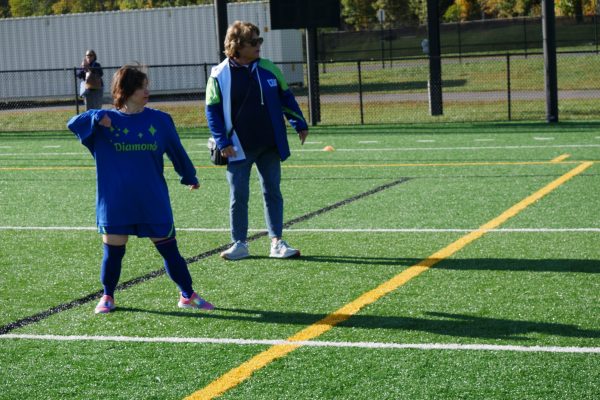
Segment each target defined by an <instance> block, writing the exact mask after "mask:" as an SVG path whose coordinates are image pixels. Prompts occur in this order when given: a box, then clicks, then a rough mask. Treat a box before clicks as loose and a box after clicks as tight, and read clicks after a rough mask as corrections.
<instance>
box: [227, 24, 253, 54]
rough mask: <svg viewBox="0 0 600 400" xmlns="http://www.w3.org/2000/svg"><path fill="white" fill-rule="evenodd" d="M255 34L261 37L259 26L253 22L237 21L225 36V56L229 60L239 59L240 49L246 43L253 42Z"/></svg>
mask: <svg viewBox="0 0 600 400" xmlns="http://www.w3.org/2000/svg"><path fill="white" fill-rule="evenodd" d="M254 34H256V36H259V35H260V30H259V29H258V26H256V25H254V24H253V23H251V22H244V21H235V22H234V23H233V24H231V25H230V26H229V28H227V33H226V34H225V51H224V53H225V55H226V56H227V57H229V58H233V57H239V51H240V49H241V48H242V47H243V46H244V43H245V42H248V41H249V40H252V36H253V35H254Z"/></svg>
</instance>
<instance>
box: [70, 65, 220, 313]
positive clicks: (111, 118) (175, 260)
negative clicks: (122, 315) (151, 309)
mask: <svg viewBox="0 0 600 400" xmlns="http://www.w3.org/2000/svg"><path fill="white" fill-rule="evenodd" d="M111 89H112V96H113V100H114V106H115V109H114V110H89V111H87V112H85V113H83V114H80V115H77V116H75V117H73V118H71V120H70V121H69V122H68V124H67V127H68V128H69V129H70V130H71V131H73V133H75V135H76V136H77V137H78V138H79V140H80V141H81V143H82V144H83V145H84V146H86V147H87V148H88V149H89V151H90V152H91V153H92V155H93V156H94V159H95V160H96V176H97V192H96V195H97V197H96V223H97V225H98V231H99V233H101V234H102V241H103V246H104V257H103V259H102V264H101V272H100V281H101V282H102V284H103V285H104V296H102V299H101V300H100V302H99V303H98V305H97V306H96V313H97V314H105V313H109V312H111V311H112V310H114V309H115V301H114V292H115V288H116V286H117V283H118V281H119V276H120V273H121V260H122V259H123V256H124V255H125V246H126V244H127V240H128V238H129V235H135V236H137V237H148V238H150V240H151V241H152V242H153V243H154V245H155V247H156V249H157V250H158V252H159V253H160V255H161V256H162V257H163V258H164V264H165V269H166V271H167V274H168V275H169V277H170V278H171V279H172V280H173V281H174V282H175V283H176V284H177V286H178V287H179V290H180V292H181V293H180V299H179V303H178V306H179V307H181V308H198V309H204V310H212V309H213V308H214V306H213V305H212V304H211V303H209V302H207V301H206V300H204V299H203V298H201V297H200V296H198V294H197V293H196V292H194V290H193V288H192V278H191V276H190V272H189V270H188V267H187V263H186V261H185V259H184V258H183V257H182V256H181V254H180V253H179V249H178V248H177V241H176V239H175V226H174V224H173V213H172V210H171V203H170V200H169V193H168V189H167V184H166V181H165V178H164V175H163V169H164V166H163V155H164V154H165V153H166V154H167V156H168V157H169V159H170V160H171V162H172V163H173V166H174V167H175V171H176V172H177V173H178V174H179V176H180V177H181V183H182V184H184V185H188V186H189V187H190V189H192V190H193V189H198V187H199V186H200V184H199V183H198V178H196V169H195V168H194V166H193V165H192V162H191V161H190V158H189V157H188V155H187V153H186V151H185V149H184V148H183V146H182V144H181V142H180V140H179V136H178V135H177V131H176V129H175V125H174V123H173V120H172V119H171V116H170V115H169V114H167V113H164V112H161V111H158V110H154V109H152V108H147V107H146V103H147V102H148V97H149V92H148V77H147V75H146V74H145V73H144V72H142V71H141V70H140V69H139V67H137V66H130V65H126V66H124V67H121V68H120V69H119V70H118V71H117V72H116V73H115V75H114V77H113V82H112V88H111Z"/></svg>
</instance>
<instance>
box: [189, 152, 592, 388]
mask: <svg viewBox="0 0 600 400" xmlns="http://www.w3.org/2000/svg"><path fill="white" fill-rule="evenodd" d="M592 165H594V164H593V163H589V162H584V163H581V164H580V165H578V166H577V167H575V168H573V169H571V170H570V171H568V172H567V173H565V174H563V175H562V176H560V177H559V178H557V179H555V180H553V181H552V182H550V183H548V184H546V185H544V186H543V187H542V188H541V189H538V190H537V191H535V192H534V193H532V194H530V195H529V196H527V197H525V198H524V199H522V200H520V201H519V202H517V203H516V204H514V205H512V206H511V207H509V208H508V209H506V210H505V211H504V212H502V213H501V214H500V215H498V216H496V217H495V218H493V219H491V220H489V221H488V222H486V223H485V224H483V225H482V226H481V227H480V230H478V231H473V232H470V233H468V234H466V235H464V236H462V237H460V238H459V239H457V240H455V241H453V242H452V243H450V244H449V245H447V246H446V247H444V248H442V249H440V250H438V251H436V252H435V253H433V254H432V255H430V256H429V257H427V258H426V259H423V260H422V261H420V262H419V263H417V264H415V265H413V266H411V267H409V268H407V269H405V270H403V271H402V272H400V273H399V274H397V275H396V276H394V277H392V278H391V279H388V280H387V281H385V282H383V283H381V284H380V285H378V286H377V287H375V288H373V289H371V290H369V291H367V292H365V293H363V294H362V295H360V296H359V297H357V298H356V299H354V300H352V301H351V302H349V303H347V304H345V305H343V306H342V307H341V308H339V309H337V310H336V311H334V312H332V313H331V314H329V315H327V316H326V317H324V318H322V319H321V320H319V321H317V322H315V323H313V324H311V325H309V326H307V327H306V328H304V329H302V330H300V331H298V332H297V333H296V334H294V335H292V336H290V337H289V338H287V343H285V344H277V345H273V346H271V347H269V348H268V349H266V350H264V351H262V352H260V353H259V354H257V355H255V356H253V357H251V358H250V359H248V360H246V361H244V362H243V363H242V364H240V365H238V366H237V367H234V368H232V369H230V370H229V371H227V372H225V373H224V374H223V375H221V376H219V377H217V378H216V379H215V380H213V381H212V382H210V383H209V384H208V385H206V386H205V387H204V388H202V389H199V390H197V391H195V392H194V393H192V394H191V395H189V396H187V397H186V398H185V400H210V399H214V398H215V397H219V396H221V395H223V394H224V393H225V392H227V391H229V390H230V389H233V388H235V387H236V386H238V385H239V384H241V383H242V382H244V381H245V380H247V379H249V378H250V377H251V376H252V374H253V373H255V372H256V371H259V370H260V369H262V368H264V367H266V366H267V365H269V364H271V363H272V362H274V361H275V360H278V359H280V358H283V357H285V356H287V355H288V354H289V353H291V352H293V351H294V350H296V349H298V348H300V347H302V345H300V344H298V343H299V342H304V341H309V340H312V339H315V338H317V337H319V336H321V335H322V334H324V333H326V332H328V331H329V330H331V329H333V327H335V326H336V325H338V324H340V323H342V322H344V321H346V320H348V319H350V318H351V317H352V316H353V315H355V314H356V313H358V312H359V311H361V310H362V309H363V308H365V307H367V306H368V305H370V304H373V303H374V302H376V301H377V300H379V299H380V298H382V297H384V296H386V295H387V294H389V293H391V292H392V291H395V290H396V289H398V288H399V287H400V286H403V285H404V284H406V283H407V282H408V281H410V280H411V279H413V278H415V277H417V276H419V275H421V274H422V273H423V272H426V271H428V270H429V269H431V268H432V267H433V266H435V265H436V264H438V263H439V262H441V261H443V260H445V259H447V258H448V257H451V256H452V255H453V254H455V253H456V252H458V251H460V250H461V249H463V248H464V247H465V246H467V245H469V244H470V243H472V242H473V241H475V240H477V239H479V238H480V237H482V236H483V235H485V232H484V231H483V230H485V229H491V228H496V227H498V226H500V225H501V224H503V223H504V222H506V221H507V220H509V219H510V218H512V217H514V216H515V215H517V214H519V213H520V212H521V211H523V210H524V209H525V208H527V207H529V206H530V205H531V204H533V203H535V202H537V201H538V200H540V199H541V198H543V197H544V196H546V195H547V194H549V193H551V192H552V191H553V190H555V189H556V188H558V187H560V186H561V185H562V184H563V183H565V182H567V181H569V180H570V179H571V178H573V177H575V176H577V175H579V174H580V173H582V172H583V171H585V170H586V169H588V168H589V167H591V166H592Z"/></svg>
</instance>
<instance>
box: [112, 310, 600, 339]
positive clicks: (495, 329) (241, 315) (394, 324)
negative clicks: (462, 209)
mask: <svg viewBox="0 0 600 400" xmlns="http://www.w3.org/2000/svg"><path fill="white" fill-rule="evenodd" d="M115 311H118V312H132V313H133V312H135V313H148V314H159V315H163V316H169V317H185V318H204V319H215V320H228V321H245V322H255V323H259V324H280V325H301V326H308V325H312V324H318V322H319V321H321V320H322V319H323V318H325V317H326V315H325V314H309V313H301V312H280V311H265V310H249V309H241V308H226V307H217V308H215V312H212V313H206V312H185V311H167V312H165V311H156V310H144V309H139V308H128V307H119V308H117V310H115ZM339 316H340V317H345V318H346V320H345V321H344V322H342V323H340V324H339V325H337V327H338V328H359V329H394V330H406V331H421V332H427V333H432V334H437V335H443V336H454V337H466V338H480V339H510V340H522V341H527V340H531V338H529V337H528V335H530V334H536V333H537V334H543V335H551V336H561V337H570V338H590V339H598V338H600V330H591V329H590V330H586V329H581V328H579V327H577V326H576V325H567V324H560V323H552V322H536V321H524V320H512V319H499V318H487V317H478V316H473V315H466V314H451V313H442V312H425V313H424V316H423V317H422V318H416V317H400V316H394V317H392V316H372V315H353V316H348V315H343V314H341V315H339Z"/></svg>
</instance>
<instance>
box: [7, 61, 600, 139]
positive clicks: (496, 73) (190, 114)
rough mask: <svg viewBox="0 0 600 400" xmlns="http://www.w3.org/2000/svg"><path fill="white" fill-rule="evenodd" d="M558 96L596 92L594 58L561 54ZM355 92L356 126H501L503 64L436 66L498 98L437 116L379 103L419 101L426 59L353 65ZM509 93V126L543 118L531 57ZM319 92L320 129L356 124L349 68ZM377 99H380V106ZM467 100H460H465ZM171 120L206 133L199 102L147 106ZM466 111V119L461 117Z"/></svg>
mask: <svg viewBox="0 0 600 400" xmlns="http://www.w3.org/2000/svg"><path fill="white" fill-rule="evenodd" d="M557 61H558V87H559V90H588V91H594V92H600V82H599V81H598V79H597V77H596V75H597V71H598V70H600V57H599V56H598V55H597V54H583V53H582V54H562V55H559V57H558V60H557ZM361 68H362V70H361V79H362V82H361V84H362V91H363V94H364V96H365V99H366V98H367V97H368V98H369V99H367V100H365V102H364V105H363V120H364V122H365V123H380V122H409V121H410V122H428V121H431V122H435V121H498V120H507V119H508V104H507V100H506V97H507V96H505V95H504V93H505V92H506V91H507V86H508V84H507V72H506V71H507V62H506V57H503V56H499V57H479V58H463V59H462V60H459V59H457V58H452V59H446V60H445V61H444V63H443V65H442V73H443V91H444V93H448V94H452V93H466V96H468V94H472V95H473V96H477V95H478V94H481V93H485V92H499V93H500V94H502V97H501V98H498V99H495V100H494V99H489V100H485V101H476V100H473V101H465V99H463V100H461V101H454V100H452V98H451V97H448V96H447V97H446V98H444V109H445V112H444V114H445V115H444V116H443V117H441V118H432V117H431V116H429V112H428V104H427V100H426V98H425V97H423V100H418V101H417V100H414V99H410V98H402V97H398V98H393V97H392V98H385V96H386V95H390V94H397V95H400V96H402V95H410V94H422V95H423V96H425V95H426V94H427V90H428V89H427V81H428V79H429V73H428V64H427V60H401V61H395V62H394V64H393V65H392V68H390V64H389V63H388V64H387V66H386V68H385V69H383V68H382V67H381V63H380V62H363V63H362V65H361ZM510 71H511V73H510V87H511V91H512V92H513V93H516V92H519V91H523V92H527V91H531V92H534V91H537V92H538V93H539V95H538V96H537V97H536V96H535V95H533V94H532V95H531V96H532V97H531V98H529V99H527V98H525V99H515V98H514V96H513V103H512V105H511V108H512V113H511V114H512V115H511V118H512V119H513V120H528V119H538V120H542V119H544V118H545V111H544V110H545V106H544V101H545V100H544V96H543V91H544V65H543V58H542V57H541V56H539V55H534V56H532V55H530V56H528V57H524V56H512V57H511V59H510ZM320 85H321V86H320V93H321V94H322V95H324V96H327V95H342V96H344V97H343V98H342V99H341V100H340V99H338V100H335V99H334V100H328V99H327V98H326V97H324V98H322V101H321V114H322V117H321V123H324V124H355V123H360V122H361V112H360V111H361V110H360V105H359V77H358V70H357V65H356V64H355V63H335V64H327V65H326V68H325V72H323V71H321V73H320ZM293 90H294V92H295V93H296V95H297V96H299V99H300V103H301V105H302V107H303V110H304V112H305V115H306V116H307V117H308V110H307V105H306V100H305V99H304V98H302V97H303V96H306V94H307V90H306V88H294V89H293ZM377 96H381V98H380V99H378V98H377ZM467 100H468V99H467ZM596 102H597V99H595V98H594V97H590V98H589V99H570V98H568V97H561V98H559V105H560V112H561V115H560V118H563V119H573V120H577V119H598V118H600V112H599V111H598V107H597V106H596ZM150 105H151V106H155V107H157V108H160V109H162V110H164V111H166V112H169V113H171V114H172V115H173V118H174V120H175V122H176V124H177V126H178V127H180V128H195V127H204V126H206V119H205V116H204V109H203V108H204V105H203V103H202V102H200V101H188V102H176V101H173V102H171V103H165V102H161V103H159V104H158V105H152V103H151V104H150ZM465 110H468V112H465ZM74 113H75V107H74V106H73V107H62V108H32V109H15V110H5V111H0V132H11V131H23V132H27V131H56V130H63V129H65V124H66V122H67V121H68V119H69V118H70V117H71V116H72V115H74Z"/></svg>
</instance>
